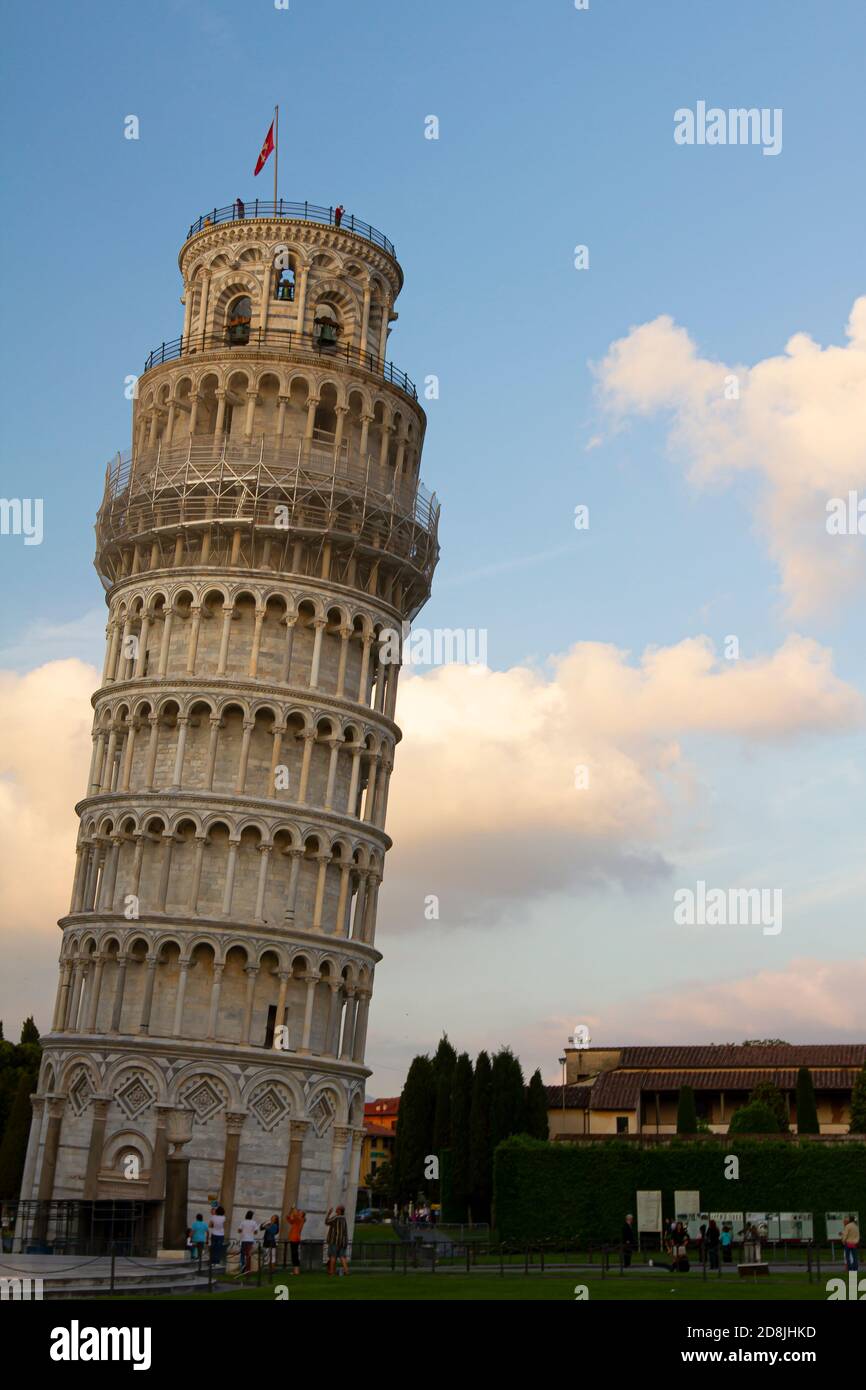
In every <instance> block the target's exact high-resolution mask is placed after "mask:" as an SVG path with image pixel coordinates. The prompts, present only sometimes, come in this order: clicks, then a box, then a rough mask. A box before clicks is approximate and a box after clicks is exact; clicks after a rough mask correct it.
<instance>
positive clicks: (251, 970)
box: [241, 965, 259, 1047]
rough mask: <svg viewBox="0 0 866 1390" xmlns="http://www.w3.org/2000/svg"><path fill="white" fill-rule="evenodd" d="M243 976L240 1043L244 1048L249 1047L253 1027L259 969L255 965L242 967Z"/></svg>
mask: <svg viewBox="0 0 866 1390" xmlns="http://www.w3.org/2000/svg"><path fill="white" fill-rule="evenodd" d="M244 974H245V975H246V977H247V997H246V999H245V1001H244V1021H243V1026H242V1028H241V1043H242V1044H243V1046H244V1047H249V1045H250V1030H251V1028H252V1026H253V1004H254V1003H255V997H256V980H257V979H258V974H259V967H258V966H257V965H246V966H244Z"/></svg>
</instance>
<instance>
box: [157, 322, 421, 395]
mask: <svg viewBox="0 0 866 1390" xmlns="http://www.w3.org/2000/svg"><path fill="white" fill-rule="evenodd" d="M245 351H246V352H258V351H263V352H273V353H274V354H276V355H279V354H281V353H288V354H292V355H295V356H297V355H302V356H311V357H315V358H317V359H318V360H319V361H328V362H345V363H347V364H348V365H349V366H355V367H363V368H364V370H365V371H368V372H370V373H372V375H373V376H378V377H381V378H383V379H384V380H385V381H387V382H389V383H390V384H391V385H392V386H396V387H398V388H399V390H401V391H404V392H405V393H406V395H407V396H411V397H412V399H413V400H415V401H417V399H418V392H417V390H416V389H415V383H414V382H413V381H411V380H410V379H409V377H408V376H407V375H406V373H405V372H401V371H400V369H399V367H395V366H394V363H393V362H386V361H385V359H384V358H383V357H377V355H376V354H375V353H374V352H365V351H364V350H363V349H361V348H359V347H356V346H355V345H354V344H353V343H348V342H347V343H339V342H335V341H327V340H326V339H323V338H321V337H319V335H318V334H315V333H299V332H298V331H296V330H295V329H294V328H266V329H261V328H250V329H248V330H247V332H246V334H245V335H244V334H238V333H237V330H234V338H233V340H231V341H230V339H229V335H228V331H227V330H223V331H222V332H217V333H192V334H186V335H185V336H184V335H181V337H179V338H172V339H171V341H170V342H164V343H160V345H159V347H156V348H154V349H153V351H152V352H150V353H148V356H147V358H146V359H145V363H144V370H145V372H149V371H150V370H151V369H152V368H153V367H160V366H162V364H163V363H164V362H177V361H179V360H180V359H181V358H183V357H191V356H193V355H194V354H196V353H202V352H231V353H234V354H237V355H239V356H240V355H242V354H243V353H244V352H245Z"/></svg>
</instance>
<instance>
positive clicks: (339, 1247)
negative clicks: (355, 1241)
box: [325, 1207, 349, 1274]
mask: <svg viewBox="0 0 866 1390" xmlns="http://www.w3.org/2000/svg"><path fill="white" fill-rule="evenodd" d="M325 1225H326V1226H327V1228H328V1273H329V1274H336V1272H337V1261H338V1260H339V1261H340V1264H341V1265H342V1266H343V1273H344V1274H348V1273H349V1226H348V1223H347V1221H346V1208H345V1207H337V1209H336V1211H332V1210H331V1208H330V1207H328V1214H327V1216H326V1217H325Z"/></svg>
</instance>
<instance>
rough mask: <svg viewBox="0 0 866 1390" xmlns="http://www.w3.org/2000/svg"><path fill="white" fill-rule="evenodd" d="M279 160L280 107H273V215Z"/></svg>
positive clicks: (275, 204) (275, 205) (275, 213)
mask: <svg viewBox="0 0 866 1390" xmlns="http://www.w3.org/2000/svg"><path fill="white" fill-rule="evenodd" d="M279 160H280V108H279V106H275V107H274V217H276V215H277V166H278V164H279Z"/></svg>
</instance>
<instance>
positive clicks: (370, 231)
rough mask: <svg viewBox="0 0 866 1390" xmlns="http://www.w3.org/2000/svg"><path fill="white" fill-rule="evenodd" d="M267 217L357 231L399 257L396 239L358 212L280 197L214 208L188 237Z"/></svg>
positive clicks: (200, 218)
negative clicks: (223, 226)
mask: <svg viewBox="0 0 866 1390" xmlns="http://www.w3.org/2000/svg"><path fill="white" fill-rule="evenodd" d="M263 218H264V219H267V220H270V221H273V220H274V219H277V220H278V221H281V222H317V223H318V224H319V225H320V226H325V227H339V228H340V230H341V231H344V232H354V233H355V235H356V236H360V237H363V238H364V240H365V241H369V242H372V244H373V245H374V246H378V247H380V248H381V249H382V250H383V251H387V253H388V255H389V256H393V257H394V259H395V260H396V259H397V253H396V251H395V250H394V243H393V241H389V240H388V238H387V237H386V236H385V234H384V232H380V231H378V230H377V229H376V228H375V227H371V226H370V224H369V222H362V220H361V218H360V217H356V216H355V215H354V213H351V214H349V215H347V214H346V213H340V212H338V210H337V208H333V207H331V208H326V207H322V206H320V205H319V204H318V203H293V202H290V201H289V200H288V199H287V198H280V199H278V201H277V202H267V201H265V200H264V199H262V198H254V199H252V200H251V201H250V202H246V201H245V200H244V199H242V198H240V199H235V201H234V202H233V203H230V204H229V205H228V206H227V207H224V208H211V210H210V211H209V212H203V213H202V215H201V217H198V218H196V220H195V222H193V224H192V226H191V227H190V229H189V231H188V232H187V234H186V235H187V240H189V238H190V237H191V236H195V235H196V233H197V232H203V231H204V230H205V228H206V227H216V226H219V225H220V224H221V223H223V222H249V221H255V220H261V219H263Z"/></svg>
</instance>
